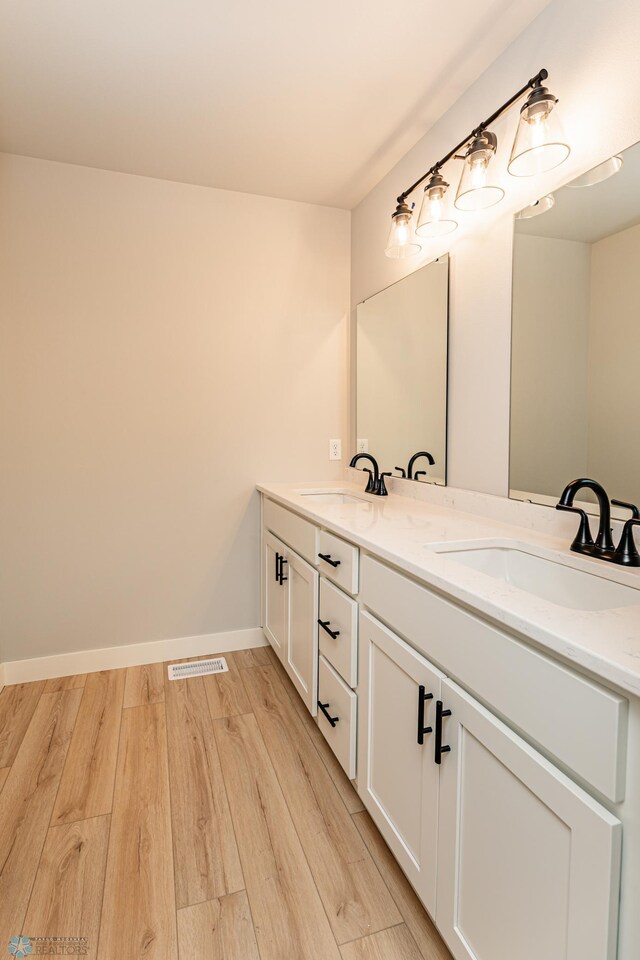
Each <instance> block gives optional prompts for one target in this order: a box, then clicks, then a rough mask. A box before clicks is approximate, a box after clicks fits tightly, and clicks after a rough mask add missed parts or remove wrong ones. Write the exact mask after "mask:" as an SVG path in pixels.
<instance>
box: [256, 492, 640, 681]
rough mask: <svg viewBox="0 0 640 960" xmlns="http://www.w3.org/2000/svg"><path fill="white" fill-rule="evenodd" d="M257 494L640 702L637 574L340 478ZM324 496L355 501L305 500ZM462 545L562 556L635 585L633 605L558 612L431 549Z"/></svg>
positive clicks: (534, 536)
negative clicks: (503, 544)
mask: <svg viewBox="0 0 640 960" xmlns="http://www.w3.org/2000/svg"><path fill="white" fill-rule="evenodd" d="M257 489H258V490H259V491H260V492H261V493H264V494H266V495H267V496H268V497H269V498H270V499H272V500H275V501H276V502H278V503H281V504H283V505H284V506H286V507H289V508H291V509H292V510H294V511H295V512H296V513H298V514H300V515H302V516H304V517H307V518H308V519H309V520H312V521H314V522H315V523H317V524H318V525H320V526H323V527H325V528H326V529H328V530H331V531H333V532H334V533H336V534H338V535H339V536H342V537H344V538H345V539H347V540H350V541H351V542H352V543H355V544H358V546H360V547H362V548H363V549H364V550H368V551H370V552H371V553H374V554H376V555H377V556H378V557H380V558H381V559H382V560H385V561H387V562H388V563H391V564H393V565H394V566H395V567H397V568H399V569H401V570H404V571H405V572H407V573H409V574H411V575H412V576H413V577H415V578H417V579H419V580H421V581H423V582H424V583H425V584H427V585H429V586H432V587H434V588H436V589H437V590H439V591H441V592H442V593H445V594H448V595H449V596H450V597H452V598H455V599H456V600H458V601H459V602H461V603H463V604H465V605H466V606H468V607H470V608H472V609H473V610H475V611H477V612H478V613H479V614H481V615H483V616H485V617H488V618H490V619H491V620H493V621H494V622H496V623H498V624H501V625H503V626H505V627H507V628H508V629H511V630H513V631H515V632H517V633H518V634H520V635H521V636H523V637H525V638H527V639H529V640H531V641H533V642H534V644H536V645H537V646H539V647H540V648H542V649H545V650H547V651H550V652H551V653H554V654H557V655H558V656H559V657H561V658H563V659H564V660H565V661H568V662H572V663H574V664H576V665H579V666H581V667H583V668H584V669H586V670H588V671H590V672H591V673H593V674H595V675H597V676H598V677H601V678H602V679H604V680H608V681H610V682H612V683H613V684H615V685H617V686H618V687H620V688H622V689H624V690H627V691H628V692H630V693H633V694H636V695H638V696H640V568H636V569H633V570H629V569H623V568H621V567H616V566H614V565H613V564H606V563H603V562H602V561H601V560H592V559H590V558H588V557H580V556H578V555H577V554H575V553H571V552H570V550H569V544H570V542H568V541H567V540H566V539H564V538H563V539H559V538H557V537H554V536H549V535H548V534H543V533H539V532H536V531H535V530H531V529H527V528H524V527H519V526H514V525H513V524H509V523H504V522H500V521H498V520H495V519H485V518H484V517H481V516H478V515H475V514H471V513H465V512H463V511H462V510H459V509H452V508H450V507H445V506H439V505H434V504H432V503H425V502H420V501H417V500H414V499H411V498H409V497H403V496H399V495H394V494H390V495H389V496H388V497H373V496H366V495H364V494H363V492H362V488H361V487H359V486H356V485H354V484H352V483H348V482H344V481H325V482H318V483H277V484H270V483H264V484H258V485H257ZM329 490H334V491H343V492H345V493H349V494H351V495H353V496H357V497H359V498H362V499H361V500H360V501H359V502H357V503H354V502H348V503H323V502H322V501H317V500H316V501H313V500H310V498H309V497H308V496H305V495H304V493H307V494H308V493H310V492H313V491H318V492H321V491H329ZM300 491H302V492H303V493H302V494H301V493H300ZM470 540H483V541H485V543H483V546H489V545H491V544H489V543H486V541H497V542H496V543H495V545H496V546H499V545H500V543H499V541H504V540H509V541H511V545H512V546H513V541H518V544H519V545H522V547H523V548H524V549H526V547H527V546H530V547H531V546H533V547H534V548H535V550H536V553H537V554H538V555H541V556H548V558H549V559H552V560H558V559H560V560H562V559H563V558H566V559H567V560H568V562H569V563H570V565H571V566H572V567H574V568H577V569H580V570H584V571H585V572H588V573H595V574H597V575H599V576H601V577H604V578H606V579H608V580H612V581H615V582H617V583H620V584H624V585H627V586H631V587H634V588H635V589H636V590H638V603H637V604H634V605H631V606H625V607H618V608H616V609H606V610H592V611H584V610H576V609H571V608H568V607H564V606H559V605H558V604H555V603H551V602H550V601H548V600H545V599H541V598H540V597H537V596H534V595H533V594H531V593H529V592H527V591H525V590H520V589H518V588H516V587H514V586H512V585H510V584H508V583H506V582H504V581H503V580H500V579H497V578H495V577H493V576H489V575H487V574H485V573H480V572H478V571H476V570H473V569H471V568H469V567H467V566H464V565H463V564H461V563H459V562H456V561H455V560H454V559H452V558H450V557H447V556H446V554H440V553H438V552H437V550H438V547H439V546H440V545H441V546H442V547H445V546H447V545H448V546H449V547H451V545H452V544H455V543H457V542H465V541H470ZM559 554H560V555H561V556H560V557H559V556H558V555H559Z"/></svg>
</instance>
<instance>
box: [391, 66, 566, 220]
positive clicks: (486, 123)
mask: <svg viewBox="0 0 640 960" xmlns="http://www.w3.org/2000/svg"><path fill="white" fill-rule="evenodd" d="M548 76H549V73H548V71H547V70H545V69H544V68H543V69H542V70H540V72H539V73H537V74H536V75H535V77H531V79H530V80H529V81H528V82H527V83H526V84H525V85H524V87H522V88H521V89H520V90H518V92H517V93H514V95H513V96H512V97H509V99H508V100H507V101H506V102H505V103H503V104H502V106H501V107H499V108H498V109H497V110H496V111H495V113H492V114H491V116H490V117H487V119H486V120H483V121H482V123H481V124H479V125H478V126H477V127H475V128H474V129H473V130H472V131H471V133H470V134H468V135H467V136H466V137H465V138H464V140H461V141H460V143H458V144H457V145H456V146H455V147H454V148H453V150H450V151H449V153H448V154H447V155H446V156H444V157H443V158H442V160H438V162H437V163H434V165H433V166H432V167H430V168H429V170H427V172H426V173H425V174H423V175H422V176H421V177H419V179H418V180H416V182H415V183H413V184H411V186H410V187H408V188H407V189H406V190H404V191H403V192H402V193H401V194H400V196H399V197H398V203H399V204H401V203H404V202H405V200H406V199H407V197H408V196H409V195H410V194H412V193H413V191H414V190H415V189H416V187H419V186H420V184H421V183H424V181H425V180H426V179H427V177H430V176H431V174H433V173H437V172H438V170H440V168H441V167H444V165H445V163H448V162H449V160H451V159H453V157H455V155H456V154H457V153H458V150H462V148H463V147H465V146H466V145H467V144H468V143H469V141H470V140H472V139H473V138H474V137H477V136H478V134H480V133H483V132H484V131H485V130H486V129H487V127H490V126H491V124H492V123H495V121H496V120H497V119H498V117H501V116H502V114H503V113H505V111H507V110H508V109H509V107H512V106H513V104H514V103H515V102H516V101H517V100H519V99H520V97H522V96H524V94H525V93H526V92H527V90H531V89H533V88H534V87H537V86H540V84H542V82H543V81H544V80H546V79H547V77H548Z"/></svg>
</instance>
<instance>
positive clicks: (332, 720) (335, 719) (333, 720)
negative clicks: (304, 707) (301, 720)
mask: <svg viewBox="0 0 640 960" xmlns="http://www.w3.org/2000/svg"><path fill="white" fill-rule="evenodd" d="M318 706H319V707H320V709H321V710H322V712H323V713H324V715H325V717H326V718H327V720H328V721H329V723H330V724H331V726H332V727H335V725H336V723H337V722H338V720H339V719H340V717H332V716H331V714H330V713H329V711H328V710H327V707H328V706H329V704H328V703H320V701H319V700H318Z"/></svg>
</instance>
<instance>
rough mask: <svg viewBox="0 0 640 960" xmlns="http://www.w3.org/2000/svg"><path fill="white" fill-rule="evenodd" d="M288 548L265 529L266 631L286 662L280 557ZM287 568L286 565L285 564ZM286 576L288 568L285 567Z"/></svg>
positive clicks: (275, 648) (285, 618) (284, 616)
mask: <svg viewBox="0 0 640 960" xmlns="http://www.w3.org/2000/svg"><path fill="white" fill-rule="evenodd" d="M286 552H287V548H286V547H285V545H284V543H282V542H281V541H280V540H278V538H277V537H274V535H273V534H272V533H269V532H268V531H265V534H264V554H263V569H262V576H263V582H264V632H265V634H266V637H267V640H268V641H269V643H270V644H271V646H272V647H273V649H274V650H275V652H276V653H277V654H278V656H279V657H280V659H281V660H282V662H283V663H284V660H285V654H286V644H287V589H286V581H285V582H284V583H282V584H281V583H280V577H279V575H278V574H279V570H280V560H279V558H280V557H284V556H285V554H286ZM285 568H286V565H285ZM284 575H285V576H286V575H287V574H286V569H285V574H284Z"/></svg>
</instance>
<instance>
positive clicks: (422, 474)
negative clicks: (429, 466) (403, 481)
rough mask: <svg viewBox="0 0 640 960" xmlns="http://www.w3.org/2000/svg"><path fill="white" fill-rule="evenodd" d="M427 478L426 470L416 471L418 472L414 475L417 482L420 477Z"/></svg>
mask: <svg viewBox="0 0 640 960" xmlns="http://www.w3.org/2000/svg"><path fill="white" fill-rule="evenodd" d="M426 476H427V471H426V470H416V472H415V473H414V475H413V479H414V480H417V479H418V477H426Z"/></svg>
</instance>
